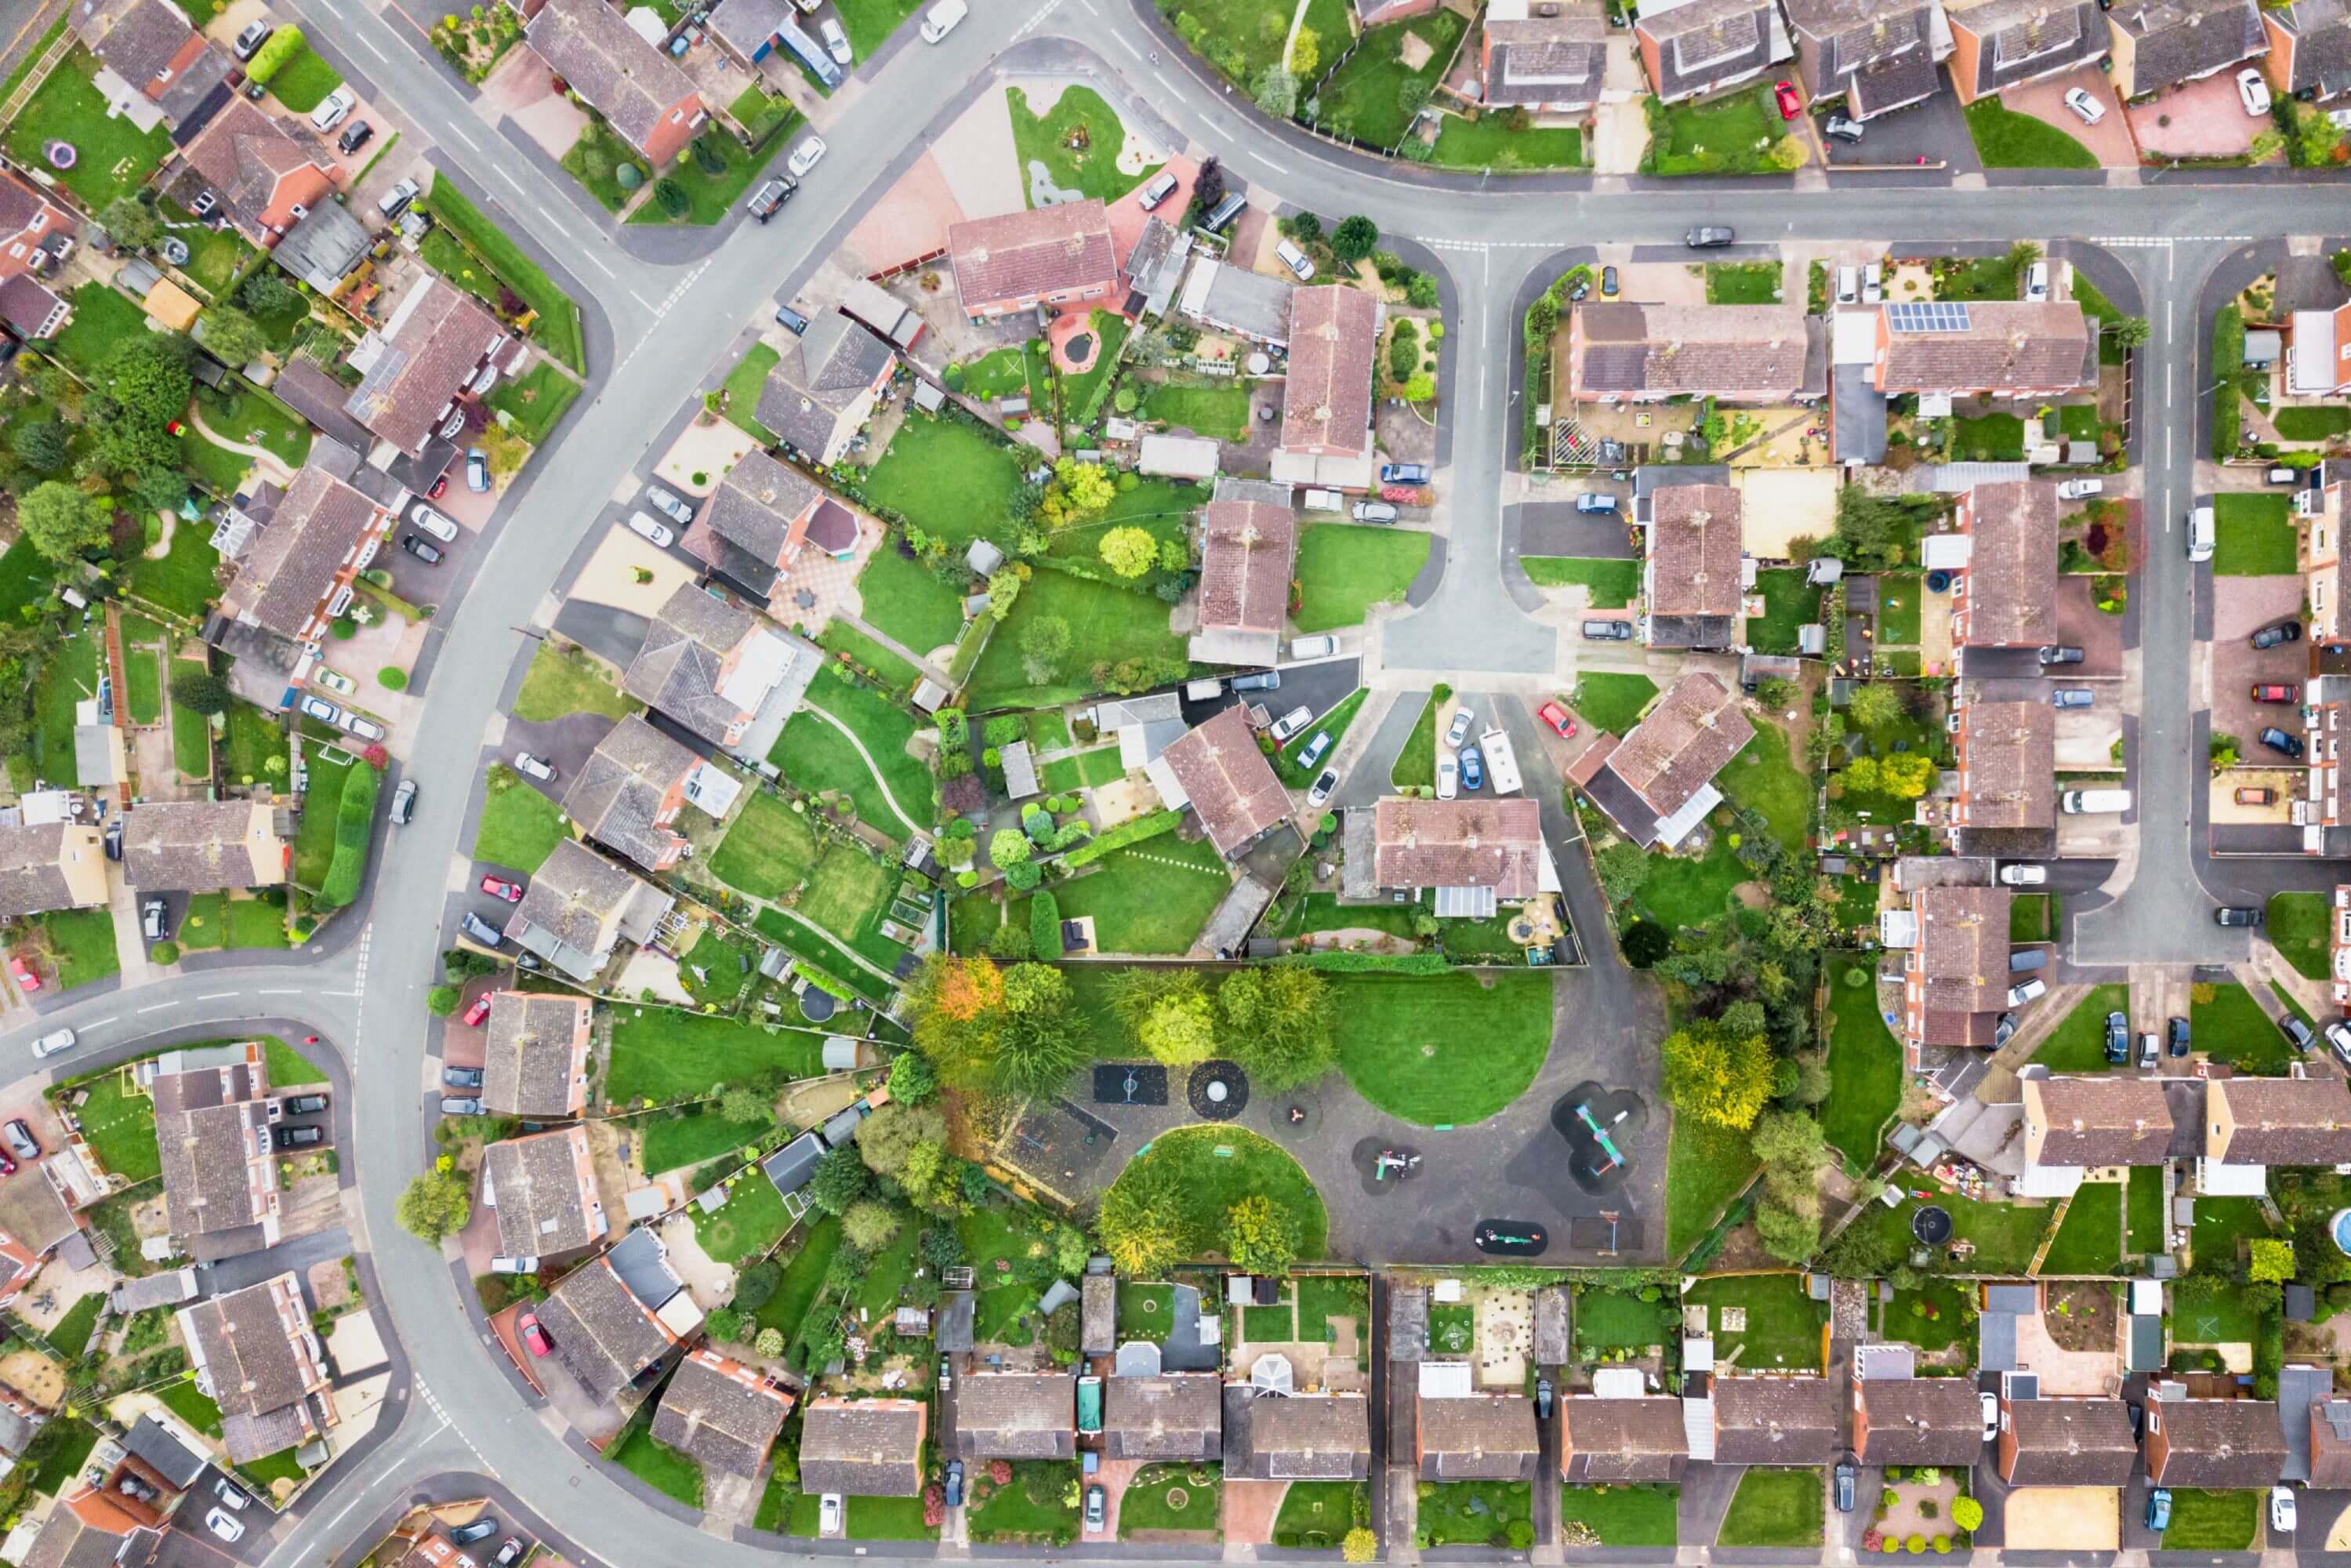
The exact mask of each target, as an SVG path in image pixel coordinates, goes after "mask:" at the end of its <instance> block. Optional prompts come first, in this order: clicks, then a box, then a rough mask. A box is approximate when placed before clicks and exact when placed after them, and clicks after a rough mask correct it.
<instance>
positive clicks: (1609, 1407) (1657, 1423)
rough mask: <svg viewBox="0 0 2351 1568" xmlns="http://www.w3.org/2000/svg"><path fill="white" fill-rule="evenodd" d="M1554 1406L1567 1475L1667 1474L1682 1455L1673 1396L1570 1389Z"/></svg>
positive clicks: (1628, 1477) (1645, 1477)
mask: <svg viewBox="0 0 2351 1568" xmlns="http://www.w3.org/2000/svg"><path fill="white" fill-rule="evenodd" d="M1559 1410H1560V1417H1559V1419H1560V1427H1559V1430H1560V1438H1559V1441H1560V1467H1561V1469H1562V1471H1563V1472H1564V1473H1565V1475H1566V1478H1567V1479H1569V1480H1573V1481H1656V1480H1672V1479H1676V1478H1677V1477H1678V1476H1679V1475H1680V1473H1681V1470H1682V1467H1683V1466H1684V1464H1685V1463H1686V1462H1687V1458H1688V1456H1689V1434H1688V1432H1687V1430H1686V1429H1685V1428H1684V1427H1683V1425H1682V1402H1681V1401H1680V1400H1678V1399H1673V1398H1663V1397H1656V1398H1644V1399H1603V1398H1600V1397H1599V1396H1596V1395H1591V1394H1576V1395H1571V1396H1568V1397H1567V1398H1565V1399H1562V1400H1561V1401H1560V1402H1559Z"/></svg>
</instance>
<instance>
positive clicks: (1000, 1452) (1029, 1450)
mask: <svg viewBox="0 0 2351 1568" xmlns="http://www.w3.org/2000/svg"><path fill="white" fill-rule="evenodd" d="M1077 1400H1078V1385H1077V1380H1076V1379H1075V1378H1074V1377H1072V1376H1071V1375H1069V1374H1068V1373H1065V1372H982V1373H975V1374H973V1375H970V1376H967V1377H966V1378H964V1379H963V1380H961V1381H960V1382H959V1383H957V1384H956V1452H957V1453H959V1454H961V1455H962V1456H963V1457H964V1458H977V1459H997V1458H1002V1459H1066V1458H1069V1457H1070V1456H1071V1454H1073V1453H1075V1452H1076V1451H1077V1443H1078V1428H1077Z"/></svg>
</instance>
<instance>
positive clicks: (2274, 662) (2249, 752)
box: [2211, 577, 2310, 767]
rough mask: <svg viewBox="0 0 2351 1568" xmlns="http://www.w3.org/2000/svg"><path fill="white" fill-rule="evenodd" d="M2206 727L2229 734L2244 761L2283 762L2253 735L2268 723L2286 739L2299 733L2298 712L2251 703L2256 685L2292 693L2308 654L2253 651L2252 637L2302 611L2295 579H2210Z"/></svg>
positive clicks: (2293, 646) (2299, 649) (2295, 647)
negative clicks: (2209, 694)
mask: <svg viewBox="0 0 2351 1568" xmlns="http://www.w3.org/2000/svg"><path fill="white" fill-rule="evenodd" d="M2212 601H2213V602H2212V643H2211V647H2212V728H2213V731H2214V733H2216V734H2220V735H2233V736H2235V737H2237V740H2238V742H2239V745H2238V751H2239V753H2240V754H2241V756H2242V757H2243V758H2244V760H2245V761H2247V762H2249V763H2252V764H2255V765H2258V766H2262V767H2269V766H2273V765H2278V764H2280V763H2283V760H2284V759H2283V758H2279V757H2278V756H2276V755H2275V754H2274V753H2273V752H2270V751H2267V750H2264V749H2262V747H2258V746H2256V745H2255V744H2254V742H2253V737H2254V736H2255V735H2256V734H2258V733H2259V732H2260V731H2261V730H2262V729H2263V728H2264V727H2268V726H2272V725H2274V726H2276V727H2278V728H2280V729H2283V730H2284V731H2285V732H2286V733H2287V734H2288V735H2300V734H2302V733H2303V726H2302V710H2301V708H2300V707H2299V706H2295V705H2294V704H2292V703H2256V702H2254V701H2253V700H2252V687H2253V686H2254V685H2255V684H2256V683H2260V684H2265V685H2266V684H2272V683H2275V684H2281V685H2291V686H2293V687H2294V688H2295V690H2296V691H2297V693H2298V692H2299V691H2300V689H2301V687H2302V685H2303V684H2304V682H2305V681H2306V680H2308V678H2309V675H2310V655H2309V654H2308V653H2307V652H2306V651H2305V645H2304V644H2303V643H2286V644H2285V645H2284V646H2283V647H2281V648H2270V649H2266V650H2261V651H2256V650H2255V649H2254V648H2253V646H2252V641H2251V639H2252V633H2253V632H2255V631H2257V630H2258V629H2260V628H2261V627H2263V626H2267V625H2269V624H2270V623H2271V622H2275V621H2283V620H2287V619H2289V618H2291V617H2293V616H2294V615H2297V614H2299V613H2300V612H2301V611H2302V579H2300V578H2298V577H2216V578H2214V579H2213V580H2212Z"/></svg>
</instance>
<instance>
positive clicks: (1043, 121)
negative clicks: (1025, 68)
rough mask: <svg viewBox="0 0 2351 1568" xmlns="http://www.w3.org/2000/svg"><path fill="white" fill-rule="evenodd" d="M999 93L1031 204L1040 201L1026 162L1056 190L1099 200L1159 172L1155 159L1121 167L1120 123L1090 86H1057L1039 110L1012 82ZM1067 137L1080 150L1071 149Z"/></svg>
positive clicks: (1114, 197) (1122, 141)
mask: <svg viewBox="0 0 2351 1568" xmlns="http://www.w3.org/2000/svg"><path fill="white" fill-rule="evenodd" d="M1004 98H1005V101H1006V103H1007V104H1008V106H1009V107H1010V109H1011V111H1012V150H1013V155H1014V156H1015V157H1016V158H1018V159H1019V170H1020V184H1021V189H1022V190H1023V191H1024V192H1026V193H1027V194H1028V197H1029V205H1030V206H1032V207H1034V206H1038V205H1040V203H1039V201H1038V200H1037V189H1036V186H1035V185H1034V183H1032V181H1031V176H1030V173H1029V165H1030V164H1032V163H1042V164H1043V165H1044V166H1045V170H1046V178H1047V179H1048V180H1049V181H1050V183H1051V184H1052V185H1053V187H1054V188H1055V189H1056V190H1060V191H1064V192H1067V191H1075V192H1077V193H1079V194H1080V195H1081V196H1098V197H1100V198H1101V199H1102V200H1103V201H1105V202H1114V201H1116V200H1118V198H1119V197H1121V196H1123V195H1124V194H1126V193H1127V192H1129V191H1131V190H1133V189H1134V187H1135V186H1137V185H1139V184H1141V183H1143V182H1144V180H1146V179H1148V178H1150V176H1152V175H1153V174H1155V173H1157V172H1159V165H1158V164H1157V163H1145V164H1141V165H1138V166H1137V167H1135V168H1134V169H1131V170H1130V169H1126V168H1123V167H1122V165H1121V162H1120V158H1119V154H1120V153H1121V152H1123V151H1124V150H1125V147H1126V127H1125V125H1124V124H1123V122H1122V121H1121V120H1119V117H1118V114H1117V111H1115V110H1113V109H1112V108H1111V107H1110V105H1109V104H1107V103H1104V102H1103V101H1102V95H1101V94H1100V93H1097V92H1096V91H1094V90H1093V89H1092V88H1086V87H1076V86H1070V87H1064V88H1062V89H1061V94H1060V96H1058V97H1057V98H1055V99H1054V100H1053V106H1052V108H1050V109H1049V110H1046V111H1045V112H1044V113H1043V114H1042V115H1039V114H1038V113H1036V112H1035V111H1034V110H1030V109H1029V95H1028V94H1027V93H1025V92H1023V91H1022V90H1021V89H1019V88H1017V87H1008V88H1006V89H1004ZM1072 141H1077V142H1080V143H1081V144H1082V146H1083V149H1084V150H1083V151H1082V152H1079V151H1075V150H1073V149H1072V148H1071V142H1072Z"/></svg>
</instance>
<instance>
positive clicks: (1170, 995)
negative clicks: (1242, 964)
mask: <svg viewBox="0 0 2351 1568" xmlns="http://www.w3.org/2000/svg"><path fill="white" fill-rule="evenodd" d="M1111 1009H1112V1010H1113V1012H1115V1013H1116V1014H1117V1015H1118V1017H1119V1019H1120V1020H1121V1021H1122V1022H1123V1023H1124V1024H1125V1025H1126V1026H1127V1028H1129V1029H1130V1030H1134V1037H1135V1039H1136V1040H1138V1041H1139V1042H1141V1044H1142V1046H1143V1049H1144V1050H1145V1051H1149V1052H1150V1053H1151V1054H1152V1055H1154V1056H1155V1057H1157V1058H1158V1059H1159V1060H1160V1061H1165V1062H1167V1063H1168V1064H1170V1065H1171V1066H1179V1067H1180V1066H1183V1065H1185V1064H1186V1063H1188V1062H1194V1061H1207V1059H1208V1058H1209V1057H1211V1056H1213V1055H1215V1054H1216V1047H1217V1029H1216V1014H1215V1009H1213V1008H1212V1007H1211V1006H1210V1005H1209V1001H1208V994H1207V987H1206V986H1205V985H1204V984H1203V983H1202V981H1201V979H1200V976H1199V974H1198V972H1197V971H1196V970H1191V969H1124V970H1121V971H1120V972H1119V973H1118V974H1117V975H1116V976H1114V977H1113V979H1112V982H1111Z"/></svg>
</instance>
